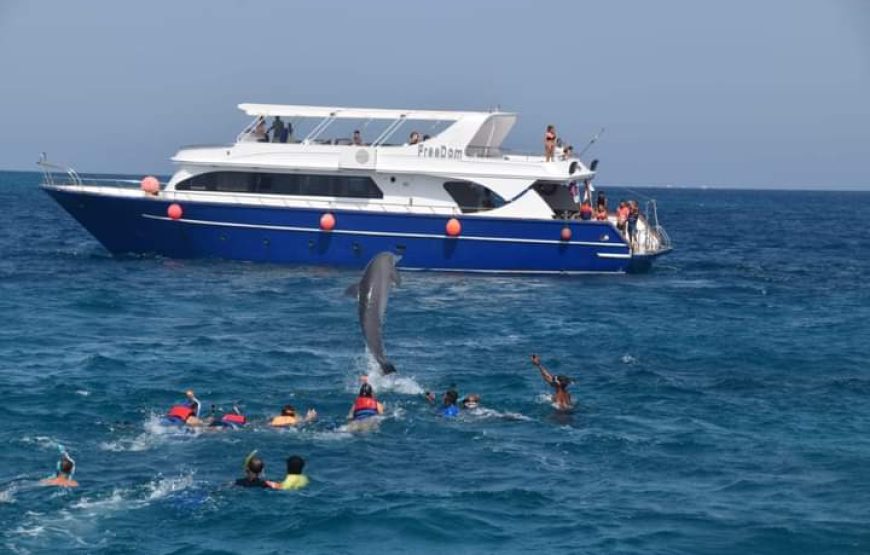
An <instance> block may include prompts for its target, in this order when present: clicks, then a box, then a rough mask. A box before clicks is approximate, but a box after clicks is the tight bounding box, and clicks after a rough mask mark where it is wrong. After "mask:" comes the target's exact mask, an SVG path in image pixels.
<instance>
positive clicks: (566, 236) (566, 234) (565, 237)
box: [561, 225, 571, 241]
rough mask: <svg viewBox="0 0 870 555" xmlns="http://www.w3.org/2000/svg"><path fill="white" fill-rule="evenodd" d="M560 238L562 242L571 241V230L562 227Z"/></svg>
mask: <svg viewBox="0 0 870 555" xmlns="http://www.w3.org/2000/svg"><path fill="white" fill-rule="evenodd" d="M561 237H562V240H563V241H570V240H571V228H570V227H568V226H567V225H566V226H565V227H563V228H562V234H561Z"/></svg>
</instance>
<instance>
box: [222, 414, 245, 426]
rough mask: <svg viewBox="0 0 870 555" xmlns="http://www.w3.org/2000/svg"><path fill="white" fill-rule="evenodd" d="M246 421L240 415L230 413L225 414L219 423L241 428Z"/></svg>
mask: <svg viewBox="0 0 870 555" xmlns="http://www.w3.org/2000/svg"><path fill="white" fill-rule="evenodd" d="M247 421H248V419H247V418H245V416H244V415H242V414H236V413H230V414H225V415H223V417H222V418H221V422H223V423H224V424H235V425H236V426H243V425H244V424H245V423H246V422H247Z"/></svg>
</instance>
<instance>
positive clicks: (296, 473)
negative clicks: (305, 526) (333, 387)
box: [276, 384, 371, 490]
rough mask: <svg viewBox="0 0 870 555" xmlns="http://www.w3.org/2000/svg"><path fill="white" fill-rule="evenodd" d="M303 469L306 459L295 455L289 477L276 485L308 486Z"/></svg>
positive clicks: (284, 487)
mask: <svg viewBox="0 0 870 555" xmlns="http://www.w3.org/2000/svg"><path fill="white" fill-rule="evenodd" d="M366 385H368V384H366ZM369 387H371V386H369ZM303 468H305V459H303V458H302V457H300V456H299V455H293V456H292V457H290V458H289V459H287V476H285V477H284V481H283V482H281V483H280V484H276V485H277V487H278V489H283V490H296V489H302V488H304V487H305V486H307V485H308V477H307V476H305V474H302V469H303Z"/></svg>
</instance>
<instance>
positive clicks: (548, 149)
mask: <svg viewBox="0 0 870 555" xmlns="http://www.w3.org/2000/svg"><path fill="white" fill-rule="evenodd" d="M555 157H556V127H555V126H554V125H548V126H547V132H546V133H544V162H552V161H553V160H555Z"/></svg>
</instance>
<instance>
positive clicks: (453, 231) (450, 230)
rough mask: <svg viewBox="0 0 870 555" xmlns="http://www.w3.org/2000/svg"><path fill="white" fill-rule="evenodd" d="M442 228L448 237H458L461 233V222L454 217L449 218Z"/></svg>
mask: <svg viewBox="0 0 870 555" xmlns="http://www.w3.org/2000/svg"><path fill="white" fill-rule="evenodd" d="M444 229H445V231H447V235H449V236H450V237H458V236H459V234H460V233H462V224H461V223H459V220H457V219H456V218H450V219H449V220H447V225H446V226H444Z"/></svg>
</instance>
